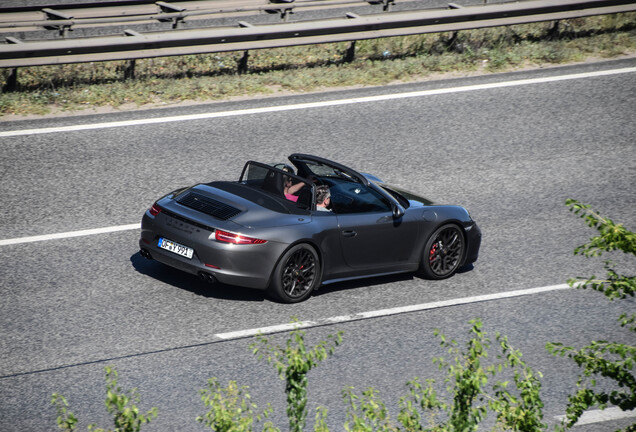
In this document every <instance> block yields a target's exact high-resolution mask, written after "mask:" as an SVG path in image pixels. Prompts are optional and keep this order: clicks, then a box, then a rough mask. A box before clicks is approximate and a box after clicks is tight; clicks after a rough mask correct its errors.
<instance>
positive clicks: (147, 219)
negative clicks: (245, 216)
mask: <svg viewBox="0 0 636 432" xmlns="http://www.w3.org/2000/svg"><path fill="white" fill-rule="evenodd" d="M181 225H183V224H181ZM197 231H198V232H197ZM162 237H163V238H166V239H168V240H171V241H173V242H177V243H179V244H181V245H184V246H187V247H189V248H192V249H193V250H194V253H193V255H192V258H186V257H183V256H181V255H177V254H176V253H173V252H170V251H167V250H164V249H161V248H160V247H159V238H162ZM139 247H140V248H141V249H142V250H144V251H145V252H147V254H145V255H146V256H149V257H151V258H152V259H154V260H156V261H159V262H161V263H163V264H166V265H168V266H170V267H174V268H176V269H179V270H182V271H184V272H187V273H191V274H194V275H201V273H205V274H209V275H212V276H214V278H215V279H216V280H217V281H219V282H221V283H224V284H228V285H237V286H242V287H247V288H255V289H266V288H267V286H268V285H269V280H270V276H271V274H272V271H273V269H274V267H275V265H276V262H277V260H278V258H279V257H280V256H281V255H282V253H283V252H284V250H285V247H286V245H285V244H283V243H278V242H272V241H268V242H267V243H264V244H254V245H236V244H228V243H223V242H219V241H216V240H214V234H213V233H210V232H203V230H197V229H190V228H189V227H184V226H176V225H174V224H173V225H168V224H165V223H159V222H158V221H157V220H156V219H155V218H153V217H152V216H149V215H148V213H147V212H146V214H145V215H144V217H143V219H142V223H141V237H140V239H139Z"/></svg>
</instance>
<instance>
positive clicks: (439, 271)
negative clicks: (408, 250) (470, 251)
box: [420, 224, 466, 279]
mask: <svg viewBox="0 0 636 432" xmlns="http://www.w3.org/2000/svg"><path fill="white" fill-rule="evenodd" d="M465 249H466V240H465V238H464V233H463V231H462V230H461V228H459V227H458V226H457V225H454V224H446V225H442V226H441V227H439V228H438V229H436V230H435V232H434V233H433V234H431V236H430V237H429V238H428V240H427V241H426V245H425V246H424V252H423V253H422V262H421V266H420V269H421V272H422V273H423V275H424V276H425V277H427V278H429V279H444V278H447V277H450V276H452V275H453V274H454V273H455V272H456V271H457V269H458V268H459V266H460V265H461V262H462V259H463V257H464V251H465Z"/></svg>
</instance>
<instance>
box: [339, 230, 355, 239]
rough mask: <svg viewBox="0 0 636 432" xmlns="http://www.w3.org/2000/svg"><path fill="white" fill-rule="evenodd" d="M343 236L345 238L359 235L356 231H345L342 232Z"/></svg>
mask: <svg viewBox="0 0 636 432" xmlns="http://www.w3.org/2000/svg"><path fill="white" fill-rule="evenodd" d="M342 235H343V236H344V237H355V236H357V235H358V233H357V232H355V231H354V230H345V231H343V232H342Z"/></svg>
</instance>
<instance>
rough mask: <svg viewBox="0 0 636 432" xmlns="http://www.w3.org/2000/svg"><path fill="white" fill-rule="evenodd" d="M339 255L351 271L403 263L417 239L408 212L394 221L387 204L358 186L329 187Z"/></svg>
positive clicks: (375, 192)
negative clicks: (337, 233)
mask: <svg viewBox="0 0 636 432" xmlns="http://www.w3.org/2000/svg"><path fill="white" fill-rule="evenodd" d="M331 204H332V206H333V209H334V212H335V213H336V217H337V218H338V229H339V234H340V244H341V246H342V251H343V256H344V258H345V261H346V263H347V265H349V266H350V267H352V268H356V269H362V268H378V270H380V267H382V268H384V269H385V270H386V269H387V267H390V266H392V265H398V264H405V263H406V262H407V260H408V258H409V257H410V256H411V254H412V251H413V247H414V246H415V243H416V241H417V237H418V224H417V223H416V222H415V221H414V220H412V215H411V214H409V213H408V212H407V213H406V214H405V215H404V216H402V217H400V218H397V219H395V218H394V217H393V211H392V207H391V204H390V202H389V201H388V200H387V199H386V198H385V197H383V196H382V195H381V194H380V193H378V192H377V191H375V190H374V189H372V188H371V187H367V186H364V185H361V184H359V183H341V184H338V185H336V186H334V187H332V188H331Z"/></svg>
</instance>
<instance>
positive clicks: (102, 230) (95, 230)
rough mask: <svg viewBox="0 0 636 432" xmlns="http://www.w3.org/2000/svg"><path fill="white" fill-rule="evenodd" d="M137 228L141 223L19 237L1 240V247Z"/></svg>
mask: <svg viewBox="0 0 636 432" xmlns="http://www.w3.org/2000/svg"><path fill="white" fill-rule="evenodd" d="M137 228H141V224H140V223H136V224H130V225H119V226H111V227H104V228H93V229H87V230H80V231H69V232H62V233H55V234H44V235H37V236H30V237H18V238H12V239H5V240H0V246H8V245H15V244H21V243H33V242H39V241H46V240H58V239H65V238H71V237H83V236H89V235H95V234H107V233H112V232H117V231H127V230H133V229H137Z"/></svg>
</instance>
